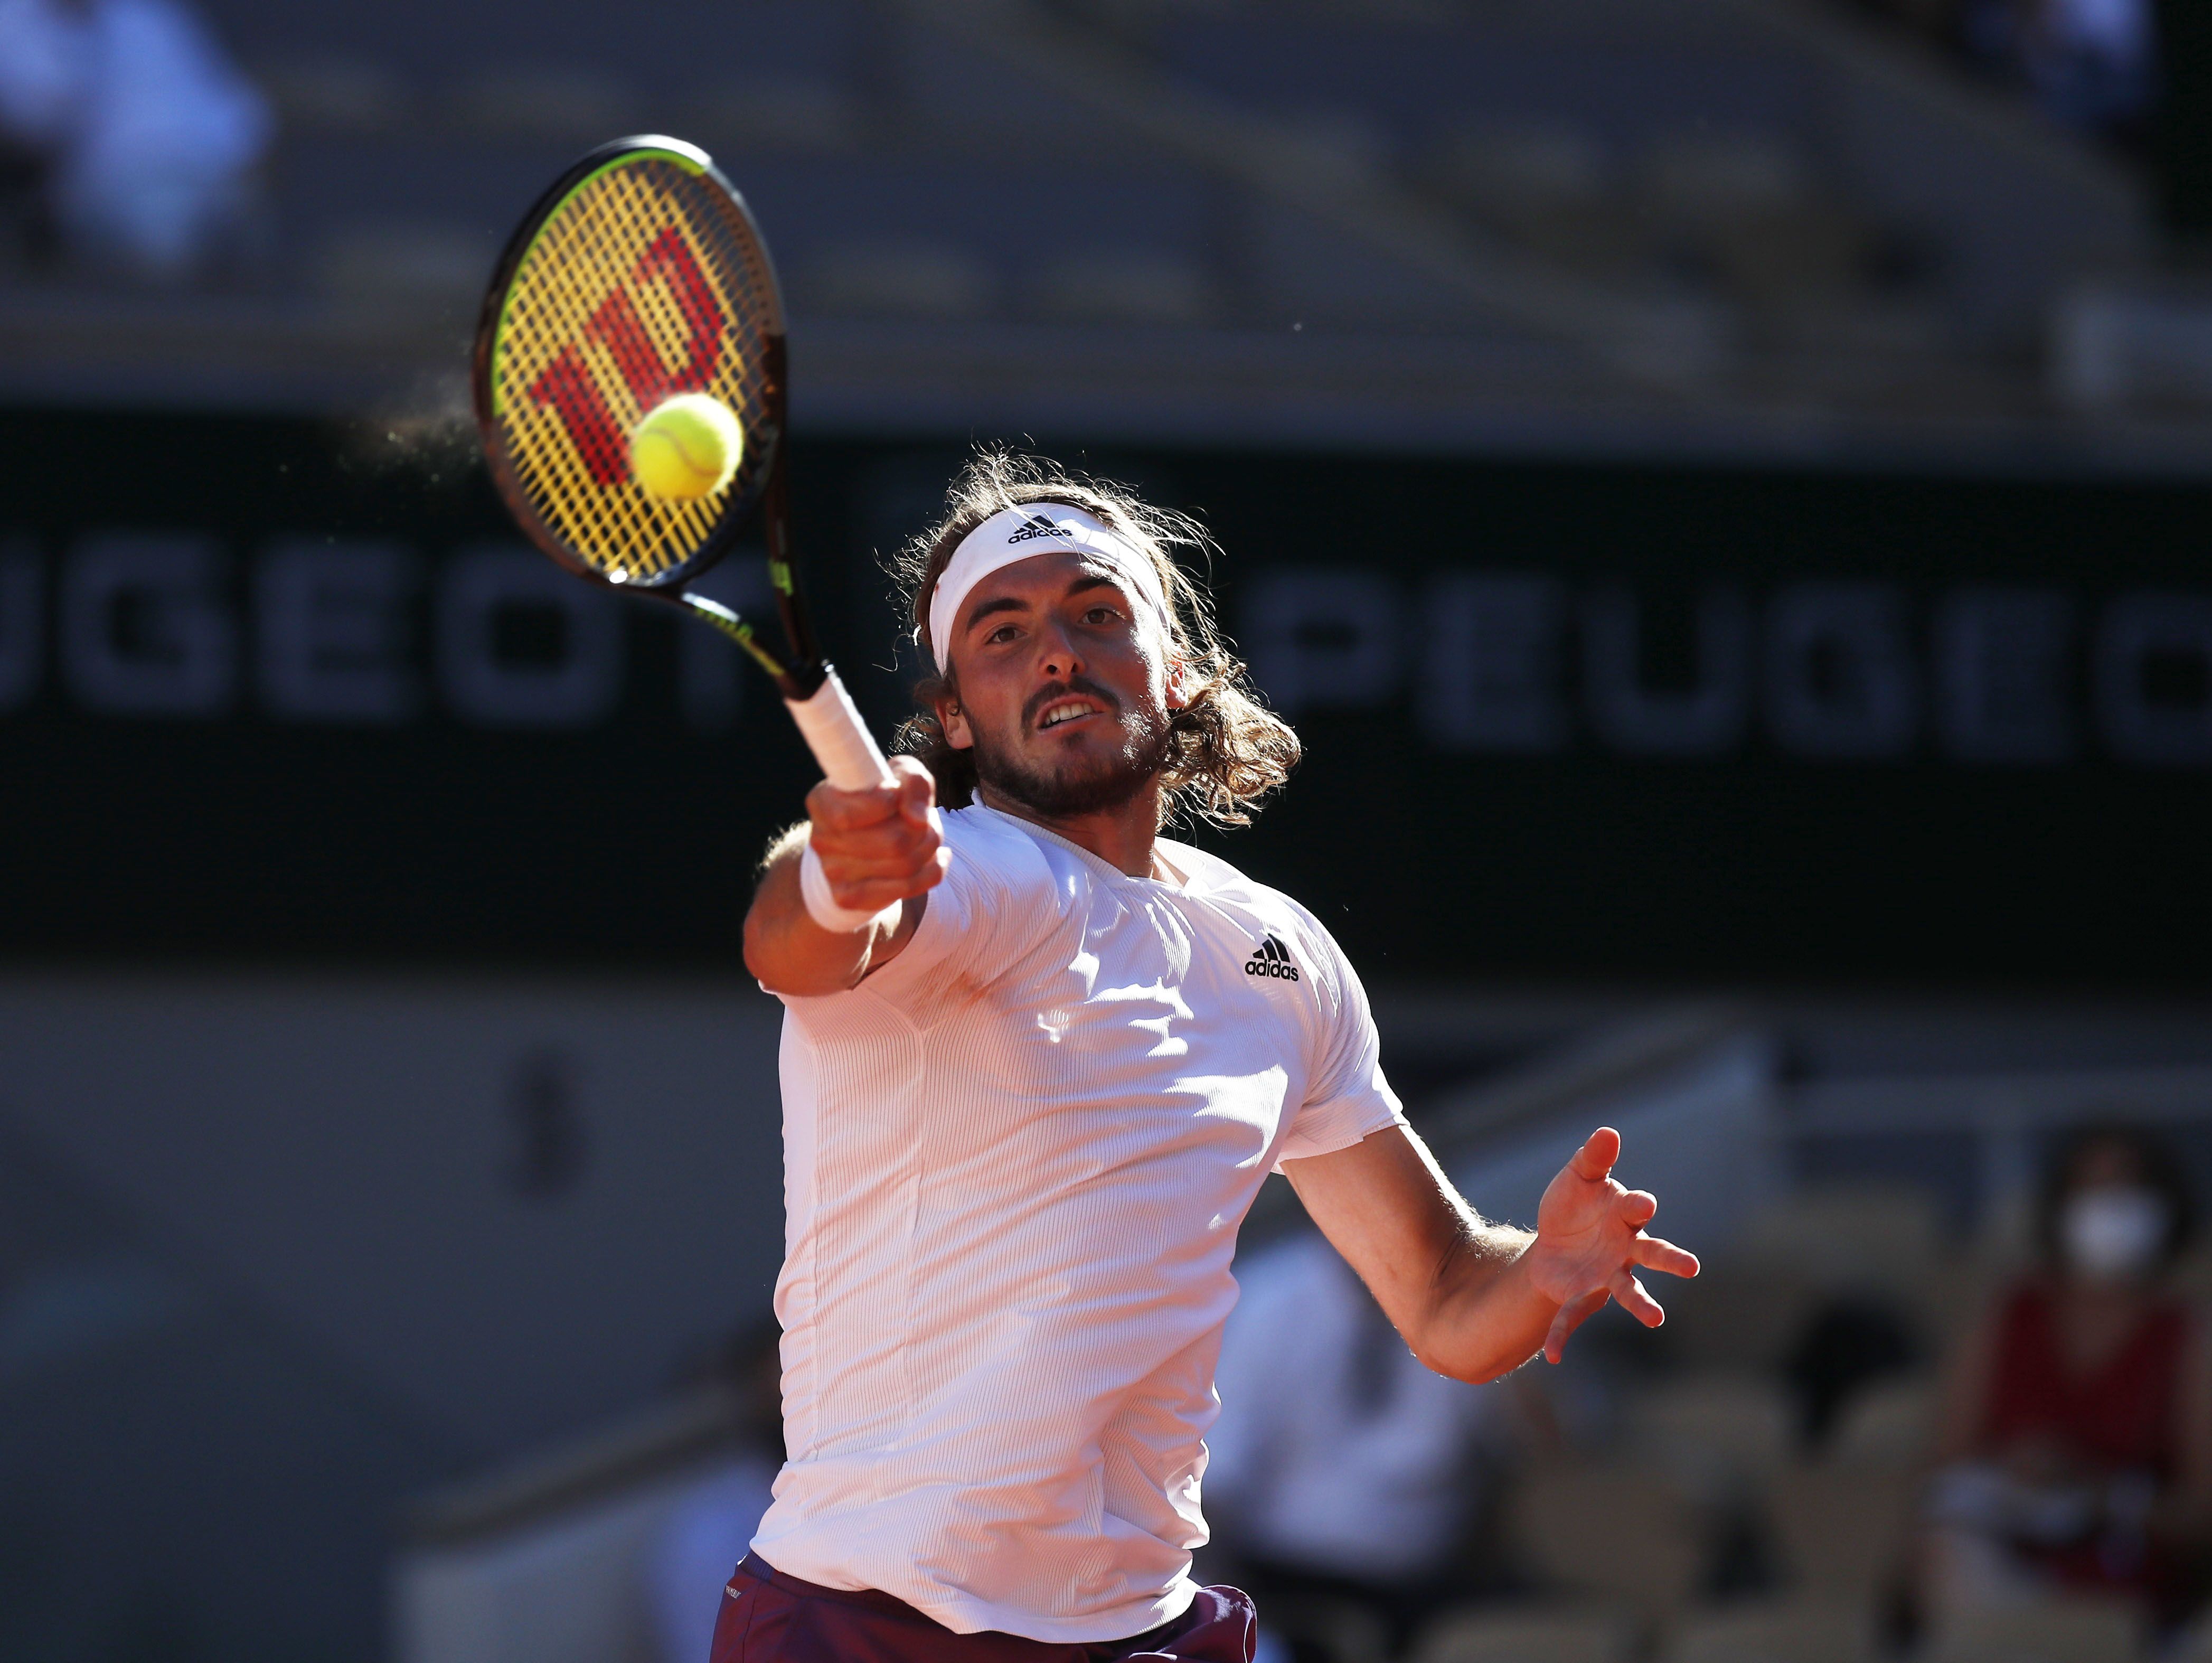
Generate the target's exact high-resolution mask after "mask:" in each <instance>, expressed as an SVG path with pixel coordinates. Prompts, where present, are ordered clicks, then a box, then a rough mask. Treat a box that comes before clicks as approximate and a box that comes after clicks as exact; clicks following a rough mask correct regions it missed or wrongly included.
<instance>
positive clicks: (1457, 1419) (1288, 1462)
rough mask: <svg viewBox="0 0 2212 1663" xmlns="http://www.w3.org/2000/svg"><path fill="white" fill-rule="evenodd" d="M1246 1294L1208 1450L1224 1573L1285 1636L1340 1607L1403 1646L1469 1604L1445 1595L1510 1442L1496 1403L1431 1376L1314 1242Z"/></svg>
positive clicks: (1265, 1262)
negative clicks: (1441, 1612) (1444, 1613)
mask: <svg viewBox="0 0 2212 1663" xmlns="http://www.w3.org/2000/svg"><path fill="white" fill-rule="evenodd" d="M1237 1281H1238V1282H1239V1284H1240V1286H1241V1288H1242V1290H1243V1291H1242V1293H1241V1294H1240V1295H1239V1298H1238V1302H1237V1309H1236V1311H1235V1312H1234V1313H1231V1317H1230V1319H1229V1325H1228V1328H1227V1330H1226V1331H1225V1333H1224V1335H1223V1337H1222V1349H1221V1361H1220V1365H1219V1368H1218V1371H1217V1373H1216V1377H1215V1378H1216V1380H1217V1383H1218V1390H1219V1392H1220V1394H1221V1400H1222V1403H1223V1404H1224V1405H1225V1408H1224V1410H1223V1413H1222V1416H1221V1419H1220V1420H1219V1421H1218V1422H1216V1424H1215V1426H1214V1428H1213V1429H1212V1432H1211V1433H1210V1434H1209V1435H1207V1438H1206V1447H1207V1450H1208V1452H1209V1459H1208V1462H1207V1465H1206V1475H1205V1479H1204V1492H1205V1498H1206V1517H1207V1519H1208V1520H1209V1521H1210V1522H1211V1523H1212V1526H1213V1528H1214V1532H1215V1536H1216V1540H1217V1542H1218V1545H1219V1549H1220V1550H1221V1553H1222V1555H1223V1556H1225V1558H1226V1559H1227V1560H1228V1563H1227V1564H1225V1565H1218V1572H1219V1574H1220V1575H1224V1576H1225V1577H1226V1578H1227V1580H1229V1581H1235V1582H1238V1583H1239V1584H1240V1585H1243V1586H1249V1587H1252V1588H1253V1590H1254V1591H1255V1593H1259V1596H1260V1599H1261V1608H1262V1610H1263V1611H1267V1612H1268V1613H1269V1615H1270V1618H1272V1619H1273V1621H1274V1623H1280V1624H1282V1625H1283V1626H1287V1627H1295V1626H1297V1615H1296V1612H1297V1608H1298V1607H1299V1605H1301V1603H1302V1602H1304V1603H1311V1602H1313V1601H1316V1600H1318V1601H1322V1602H1336V1603H1339V1604H1349V1605H1355V1606H1358V1607H1364V1609H1365V1610H1367V1611H1370V1612H1371V1613H1372V1614H1373V1615H1374V1617H1376V1620H1377V1625H1378V1626H1379V1627H1380V1628H1381V1629H1384V1630H1386V1631H1389V1632H1391V1633H1393V1634H1394V1635H1395V1636H1397V1637H1399V1638H1402V1636H1403V1634H1404V1631H1405V1630H1406V1629H1407V1627H1408V1626H1409V1625H1410V1624H1411V1623H1413V1622H1414V1621H1416V1620H1418V1618H1419V1617H1420V1615H1421V1614H1422V1613H1423V1612H1424V1611H1426V1610H1427V1609H1428V1608H1429V1606H1431V1605H1433V1604H1434V1603H1435V1601H1436V1599H1437V1598H1439V1597H1442V1596H1443V1595H1444V1594H1446V1593H1456V1592H1462V1591H1463V1590H1462V1589H1459V1588H1455V1587H1448V1586H1447V1583H1448V1580H1449V1577H1450V1575H1451V1573H1452V1572H1453V1571H1455V1569H1457V1565H1456V1560H1457V1557H1458V1555H1457V1550H1458V1549H1459V1548H1460V1547H1461V1545H1462V1542H1463V1540H1464V1538H1465V1537H1466V1535H1467V1532H1468V1529H1469V1527H1470V1526H1471V1525H1472V1524H1473V1522H1474V1520H1475V1517H1476V1515H1477V1513H1478V1510H1479V1509H1478V1505H1477V1504H1478V1502H1479V1501H1480V1496H1481V1486H1480V1482H1479V1475H1478V1471H1477V1462H1476V1459H1475V1457H1476V1455H1477V1453H1478V1446H1479V1445H1480V1443H1481V1442H1482V1441H1485V1440H1486V1439H1487V1438H1489V1437H1492V1436H1494V1435H1497V1434H1498V1433H1501V1432H1502V1431H1504V1429H1505V1428H1504V1426H1503V1425H1502V1424H1501V1419H1502V1417H1501V1416H1500V1412H1499V1411H1500V1409H1501V1406H1502V1399H1501V1396H1500V1388H1498V1387H1495V1386H1465V1385H1462V1384H1460V1383H1459V1382H1457V1381H1454V1380H1445V1379H1444V1378H1443V1377H1442V1376H1441V1375H1437V1374H1431V1373H1430V1372H1429V1371H1428V1370H1427V1369H1426V1368H1424V1367H1422V1365H1421V1364H1420V1363H1419V1361H1417V1360H1416V1359H1415V1358H1414V1357H1413V1354H1412V1353H1411V1352H1410V1351H1408V1350H1407V1348H1406V1343H1405V1342H1404V1341H1403V1340H1402V1339H1401V1338H1400V1337H1398V1334H1397V1332H1396V1331H1395V1329H1393V1328H1392V1327H1391V1326H1390V1322H1389V1319H1388V1318H1387V1317H1385V1316H1384V1315H1383V1312H1382V1309H1381V1307H1378V1306H1377V1305H1376V1303H1375V1301H1374V1299H1373V1297H1372V1296H1371V1295H1370V1294H1369V1293H1368V1291H1367V1289H1366V1288H1364V1286H1362V1285H1361V1283H1360V1282H1359V1279H1358V1276H1355V1275H1353V1274H1352V1270H1351V1269H1350V1268H1349V1267H1348V1266H1347V1265H1346V1264H1345V1263H1344V1261H1343V1259H1342V1258H1340V1257H1339V1256H1338V1254H1337V1252H1336V1250H1335V1249H1334V1248H1333V1247H1331V1246H1329V1245H1328V1243H1327V1242H1326V1241H1324V1240H1322V1239H1321V1238H1320V1237H1319V1236H1318V1235H1315V1234H1302V1235H1300V1236H1298V1237H1296V1238H1294V1239H1293V1240H1290V1241H1287V1242H1285V1243H1282V1244H1280V1245H1278V1246H1271V1247H1270V1248H1268V1249H1267V1251H1265V1252H1262V1253H1261V1254H1260V1255H1259V1256H1258V1257H1257V1258H1255V1259H1254V1260H1252V1261H1251V1262H1250V1263H1249V1264H1240V1265H1239V1266H1238V1269H1237ZM1217 1564H1218V1562H1217ZM1208 1574H1209V1575H1213V1574H1215V1571H1214V1570H1212V1569H1210V1570H1209V1573H1208ZM1285 1618H1287V1619H1288V1621H1287V1622H1286V1623H1285V1621H1284V1619H1285Z"/></svg>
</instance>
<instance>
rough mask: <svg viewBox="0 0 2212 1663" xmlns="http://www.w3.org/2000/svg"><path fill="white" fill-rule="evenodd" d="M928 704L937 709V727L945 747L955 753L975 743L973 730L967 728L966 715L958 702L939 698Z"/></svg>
mask: <svg viewBox="0 0 2212 1663" xmlns="http://www.w3.org/2000/svg"><path fill="white" fill-rule="evenodd" d="M930 702H931V703H932V704H934V705H936V707H937V726H938V728H939V731H940V732H941V733H943V734H944V735H945V743H946V744H947V745H949V746H951V747H952V748H953V749H954V750H956V751H965V750H967V749H969V747H970V746H973V745H974V744H975V730H974V729H972V728H969V726H968V716H967V713H966V712H965V711H963V710H961V708H960V704H959V701H958V700H957V699H951V698H939V699H933V700H931V701H930Z"/></svg>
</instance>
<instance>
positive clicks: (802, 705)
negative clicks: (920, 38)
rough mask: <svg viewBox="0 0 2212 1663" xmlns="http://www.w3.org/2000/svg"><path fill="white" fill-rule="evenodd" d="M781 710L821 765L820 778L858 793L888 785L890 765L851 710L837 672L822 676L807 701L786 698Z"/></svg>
mask: <svg viewBox="0 0 2212 1663" xmlns="http://www.w3.org/2000/svg"><path fill="white" fill-rule="evenodd" d="M783 708H784V709H785V710H788V711H790V712H791V719H792V720H793V722H797V723H798V724H799V734H801V736H803V737H804V738H805V740H806V748H807V749H808V750H810V751H811V752H814V760H815V761H817V762H818V763H820V764H822V777H823V778H824V779H826V780H828V781H829V783H830V784H832V785H834V786H836V788H837V789H839V790H840V791H861V790H866V789H867V788H868V787H869V786H871V785H889V784H890V783H891V771H890V764H889V763H887V762H885V761H884V753H883V752H882V751H880V750H878V748H877V746H876V741H875V738H874V736H873V735H872V734H870V733H869V732H868V727H867V724H866V722H862V721H861V720H860V711H859V710H857V709H855V708H854V704H853V696H852V694H850V693H848V692H847V691H845V684H844V683H843V682H842V681H840V680H838V679H837V673H836V671H835V670H830V671H829V673H828V674H826V675H824V676H823V678H822V685H820V686H819V687H817V688H816V689H815V690H814V691H813V693H812V694H811V696H810V697H806V698H801V699H794V698H787V699H786V700H784V702H783Z"/></svg>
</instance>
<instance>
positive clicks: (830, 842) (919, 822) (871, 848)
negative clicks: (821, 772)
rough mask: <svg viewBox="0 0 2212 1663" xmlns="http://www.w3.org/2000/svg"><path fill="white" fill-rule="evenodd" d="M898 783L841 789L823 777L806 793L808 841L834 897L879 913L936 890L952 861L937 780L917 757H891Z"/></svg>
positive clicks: (845, 904)
mask: <svg viewBox="0 0 2212 1663" xmlns="http://www.w3.org/2000/svg"><path fill="white" fill-rule="evenodd" d="M890 768H891V775H892V779H893V783H891V784H890V785H871V786H866V787H864V788H863V789H860V790H858V791H840V790H839V789H837V788H836V786H834V785H832V784H830V783H829V781H828V780H823V782H822V783H820V784H819V785H817V786H816V787H815V788H814V789H812V790H811V791H809V792H808V793H807V794H806V819H807V822H808V830H807V838H808V840H809V841H810V842H811V843H812V844H813V845H814V853H815V856H816V858H817V859H818V860H819V861H820V862H822V875H823V877H825V878H827V879H829V893H830V897H831V899H834V900H836V903H837V905H840V906H842V907H848V908H850V909H851V910H852V911H855V912H880V911H883V909H884V908H885V907H887V906H889V905H891V904H892V903H893V902H894V901H903V900H906V899H909V898H910V897H912V896H915V895H919V894H921V893H922V892H925V891H927V890H929V889H932V888H933V887H935V886H937V885H938V884H939V883H940V882H942V881H943V880H944V877H945V869H946V868H948V867H950V866H951V864H952V851H951V850H950V849H947V848H946V847H945V823H944V822H943V821H942V820H941V819H939V818H938V813H937V783H936V781H934V780H933V779H932V778H930V777H929V771H928V770H927V768H924V767H923V766H922V765H921V763H920V762H918V761H916V760H915V758H912V757H893V758H890Z"/></svg>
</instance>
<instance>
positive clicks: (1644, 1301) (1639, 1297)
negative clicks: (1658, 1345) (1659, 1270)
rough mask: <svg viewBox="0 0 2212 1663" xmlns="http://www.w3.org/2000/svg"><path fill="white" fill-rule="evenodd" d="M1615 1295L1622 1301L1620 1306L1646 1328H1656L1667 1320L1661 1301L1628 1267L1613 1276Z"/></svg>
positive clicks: (1614, 1296)
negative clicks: (1660, 1306) (1653, 1296)
mask: <svg viewBox="0 0 2212 1663" xmlns="http://www.w3.org/2000/svg"><path fill="white" fill-rule="evenodd" d="M1613 1298H1614V1299H1616V1300H1618V1301H1620V1308H1621V1309H1622V1310H1624V1311H1626V1312H1627V1313H1628V1314H1629V1315H1630V1316H1632V1317H1633V1318H1635V1319H1637V1321H1638V1322H1640V1323H1642V1324H1643V1325H1644V1326H1645V1327H1646V1328H1656V1327H1657V1326H1659V1325H1660V1324H1661V1323H1662V1322H1664V1321H1666V1320H1667V1313H1665V1312H1664V1311H1662V1310H1661V1309H1660V1308H1659V1301H1657V1300H1656V1299H1653V1298H1652V1297H1651V1295H1650V1292H1649V1291H1648V1290H1647V1289H1646V1288H1644V1284H1643V1283H1642V1282H1638V1280H1637V1279H1636V1277H1635V1276H1634V1275H1633V1274H1632V1273H1631V1272H1630V1271H1629V1270H1626V1269H1625V1268H1624V1269H1622V1270H1618V1271H1615V1272H1614V1273H1613Z"/></svg>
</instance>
